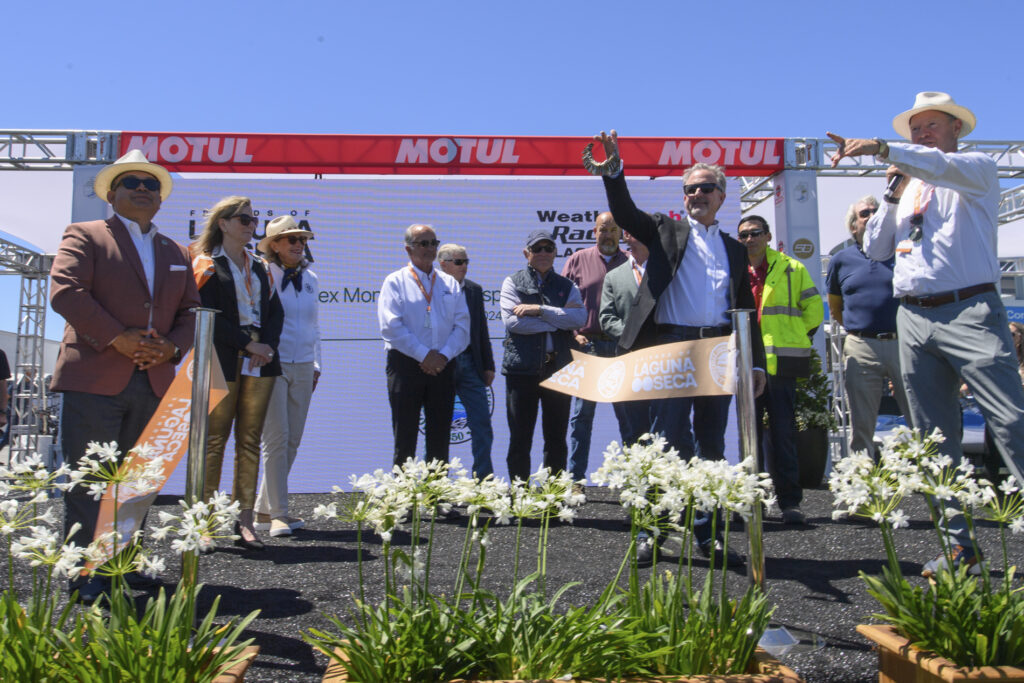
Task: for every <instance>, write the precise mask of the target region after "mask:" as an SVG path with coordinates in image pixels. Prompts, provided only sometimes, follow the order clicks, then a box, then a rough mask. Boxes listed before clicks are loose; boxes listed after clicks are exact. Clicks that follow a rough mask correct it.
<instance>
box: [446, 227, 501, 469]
mask: <svg viewBox="0 0 1024 683" xmlns="http://www.w3.org/2000/svg"><path fill="white" fill-rule="evenodd" d="M437 262H438V263H440V264H441V270H443V271H444V272H446V273H448V274H449V275H451V276H452V277H453V278H455V279H456V280H457V281H458V283H459V284H460V285H461V286H462V292H463V294H465V295H466V306H467V308H468V309H469V346H467V347H466V350H465V351H463V352H462V353H460V354H459V357H458V358H457V359H456V365H455V393H456V394H457V395H458V397H459V400H460V401H461V402H462V407H463V409H465V411H466V426H467V427H469V435H470V438H471V439H472V442H473V444H472V445H473V476H474V477H478V478H480V479H483V478H484V477H486V476H487V475H488V474H493V473H494V464H493V462H492V461H491V446H492V445H493V443H494V429H493V428H492V427H491V410H490V405H489V402H488V400H487V387H489V386H491V384H492V383H493V382H494V352H493V350H492V349H491V335H490V333H489V332H488V329H487V314H486V311H485V310H484V290H483V287H481V286H480V285H478V284H477V283H475V282H473V281H472V280H470V279H469V278H467V277H466V273H467V272H468V271H469V256H468V254H467V253H466V247H463V246H461V245H458V244H442V245H441V247H440V248H439V249H438V250H437Z"/></svg>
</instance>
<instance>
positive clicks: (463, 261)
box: [445, 258, 469, 266]
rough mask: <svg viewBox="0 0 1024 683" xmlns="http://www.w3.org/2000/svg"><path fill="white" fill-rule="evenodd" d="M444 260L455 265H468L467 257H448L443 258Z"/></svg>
mask: <svg viewBox="0 0 1024 683" xmlns="http://www.w3.org/2000/svg"><path fill="white" fill-rule="evenodd" d="M445 261H447V262H448V263H454V264H455V265H457V266H468V265H469V259H468V258H450V259H445Z"/></svg>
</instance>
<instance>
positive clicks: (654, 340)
mask: <svg viewBox="0 0 1024 683" xmlns="http://www.w3.org/2000/svg"><path fill="white" fill-rule="evenodd" d="M594 140H595V142H600V143H601V144H602V145H603V146H604V151H605V155H606V157H607V159H609V160H619V159H621V156H620V154H619V146H618V135H617V134H616V132H615V131H614V130H613V131H611V133H610V134H606V133H605V132H604V131H601V133H600V134H599V135H595V136H594ZM600 173H601V175H602V176H603V178H602V179H603V180H604V186H605V194H606V195H607V196H608V206H609V208H610V209H611V212H612V215H613V216H614V218H615V222H616V223H617V224H618V225H619V226H620V227H621V228H622V229H623V230H626V231H627V232H629V233H630V234H632V235H633V236H634V237H636V238H637V239H639V240H640V241H641V242H642V243H643V244H644V245H646V246H647V248H648V249H649V250H650V255H649V257H648V259H647V269H646V272H645V277H644V279H643V281H642V282H641V284H640V289H639V291H638V292H637V298H636V301H635V303H634V305H633V307H632V309H630V312H629V316H628V317H627V319H626V322H625V325H624V326H623V330H622V336H621V337H619V347H620V348H622V349H623V350H633V349H638V348H643V347H646V346H654V345H656V344H668V343H672V342H678V341H685V340H692V339H701V338H707V337H724V336H728V335H729V334H731V333H732V320H731V318H730V315H729V313H728V311H729V309H733V308H747V309H753V308H754V297H753V294H752V292H751V289H750V279H749V276H748V275H747V252H746V249H744V248H743V246H742V245H740V243H739V242H737V241H736V240H735V239H733V238H732V237H730V236H729V235H727V234H726V233H725V232H723V231H722V230H720V229H719V226H718V221H717V220H716V215H717V213H718V210H719V209H720V208H721V206H722V203H723V202H724V201H725V171H724V170H723V169H722V168H721V167H720V166H712V165H709V164H695V165H693V166H691V167H690V168H688V169H687V170H686V171H685V172H684V173H683V204H684V206H685V207H686V214H687V215H686V216H685V217H684V218H683V219H682V220H676V219H674V218H671V217H670V216H666V215H664V214H661V213H655V214H648V213H645V212H643V211H641V210H640V209H638V208H637V207H636V205H635V204H634V203H633V200H632V198H631V197H630V196H629V190H628V188H627V187H626V180H625V178H624V177H623V175H622V168H621V165H620V164H619V163H607V162H606V163H605V165H604V166H602V167H600ZM691 247H692V248H691ZM750 327H751V339H750V342H751V346H752V347H753V359H754V366H755V372H754V393H755V395H759V394H760V393H761V391H762V390H763V389H764V384H765V375H764V370H763V368H764V364H765V361H764V344H763V343H762V340H761V332H760V329H759V327H758V325H757V320H756V319H754V320H751V326H750ZM730 402H731V397H729V396H698V397H694V398H684V397H680V398H669V399H662V400H658V401H652V405H651V418H652V425H651V431H652V432H661V433H663V434H664V435H665V438H666V439H667V440H668V442H669V443H670V444H671V445H672V447H674V448H675V449H676V450H678V451H679V455H680V456H681V457H683V458H690V457H692V456H693V455H695V454H696V455H699V456H700V457H702V458H705V459H709V460H720V459H723V458H724V457H725V430H726V427H727V425H728V421H729V405H730ZM691 413H692V421H691ZM691 425H692V426H691ZM711 522H712V516H711V515H705V514H700V513H698V515H697V519H696V521H695V523H694V529H693V531H694V538H695V539H696V540H697V543H698V547H699V549H700V551H701V553H703V554H704V555H705V556H712V555H713V556H714V557H715V559H716V561H717V562H719V563H722V562H725V563H727V564H729V565H730V566H736V565H739V564H742V559H741V558H740V556H739V555H738V554H736V553H735V552H734V551H732V550H731V549H730V550H729V552H728V554H726V552H725V550H724V546H723V544H722V541H721V539H718V538H712V536H711V527H712V524H711ZM717 528H719V529H721V528H723V525H722V524H719V525H717ZM659 538H664V535H662V536H660V537H659ZM639 548H640V549H641V550H639V551H638V552H637V562H638V563H642V564H648V563H650V562H651V561H652V555H653V547H652V544H651V543H644V544H642V545H640V546H639Z"/></svg>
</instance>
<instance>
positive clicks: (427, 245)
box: [409, 240, 441, 249]
mask: <svg viewBox="0 0 1024 683" xmlns="http://www.w3.org/2000/svg"><path fill="white" fill-rule="evenodd" d="M439 244H441V240H419V241H418V242H409V246H410V247H423V248H424V249H429V248H430V247H437V246H438V245H439Z"/></svg>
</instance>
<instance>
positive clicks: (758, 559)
mask: <svg viewBox="0 0 1024 683" xmlns="http://www.w3.org/2000/svg"><path fill="white" fill-rule="evenodd" d="M729 313H731V314H732V329H733V332H734V334H735V335H736V365H737V369H736V418H737V423H738V424H739V434H740V460H741V461H746V462H749V463H751V465H750V467H751V474H757V472H758V467H757V422H756V420H757V414H756V411H755V410H754V361H753V355H752V354H751V350H750V314H751V313H753V311H752V310H750V309H736V310H731V311H729ZM762 515H763V509H762V507H761V506H760V505H755V506H753V509H752V510H751V515H750V521H749V522H747V546H748V548H747V550H748V557H747V578H748V579H750V583H751V584H752V585H754V584H756V585H757V586H758V587H759V588H760V589H761V590H762V591H763V590H764V533H763V532H764V529H763V520H762Z"/></svg>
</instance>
